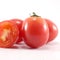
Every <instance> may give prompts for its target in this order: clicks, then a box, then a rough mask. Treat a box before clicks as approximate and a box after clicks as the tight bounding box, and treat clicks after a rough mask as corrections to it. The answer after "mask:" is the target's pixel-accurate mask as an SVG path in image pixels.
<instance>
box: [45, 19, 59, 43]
mask: <svg viewBox="0 0 60 60" xmlns="http://www.w3.org/2000/svg"><path fill="white" fill-rule="evenodd" d="M45 20H46V22H47V24H48V27H49V39H48V42H50V41H52V40H54V39H55V38H56V36H57V34H58V28H57V26H56V25H55V24H54V23H53V22H52V21H50V20H49V19H45Z"/></svg>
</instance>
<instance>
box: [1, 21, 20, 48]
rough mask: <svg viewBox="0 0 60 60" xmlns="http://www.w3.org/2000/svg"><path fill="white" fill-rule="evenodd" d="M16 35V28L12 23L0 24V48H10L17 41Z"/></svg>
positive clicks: (17, 33) (4, 22)
mask: <svg viewBox="0 0 60 60" xmlns="http://www.w3.org/2000/svg"><path fill="white" fill-rule="evenodd" d="M18 35H19V32H18V28H17V26H16V25H15V24H14V23H12V22H9V21H3V22H1V23H0V47H4V48H8V47H12V46H13V44H14V43H15V42H16V40H17V39H18Z"/></svg>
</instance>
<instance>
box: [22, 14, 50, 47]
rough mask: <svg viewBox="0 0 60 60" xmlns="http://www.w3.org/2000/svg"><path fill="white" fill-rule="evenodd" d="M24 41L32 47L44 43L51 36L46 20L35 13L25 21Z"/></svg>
mask: <svg viewBox="0 0 60 60" xmlns="http://www.w3.org/2000/svg"><path fill="white" fill-rule="evenodd" d="M22 29H23V32H24V36H23V38H24V42H25V43H26V44H27V45H28V46H30V47H31V48H38V47H40V46H42V45H44V44H45V43H46V42H47V41H48V38H49V29H48V26H47V23H46V21H45V20H44V19H43V18H41V17H39V16H37V15H35V13H34V15H33V16H31V17H29V18H27V19H26V20H25V21H24V22H23V27H22Z"/></svg>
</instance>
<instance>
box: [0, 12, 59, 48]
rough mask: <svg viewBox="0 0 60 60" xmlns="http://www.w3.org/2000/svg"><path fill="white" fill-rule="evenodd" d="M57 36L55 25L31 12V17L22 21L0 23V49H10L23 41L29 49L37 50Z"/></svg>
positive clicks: (12, 20)
mask: <svg viewBox="0 0 60 60" xmlns="http://www.w3.org/2000/svg"><path fill="white" fill-rule="evenodd" d="M57 34H58V28H57V26H56V24H55V23H53V22H52V21H51V20H49V19H45V18H42V17H41V16H38V15H36V14H35V13H34V12H33V15H32V16H30V17H28V18H26V19H25V20H24V21H23V20H21V19H10V20H5V21H2V22H0V47H1V48H10V47H12V46H13V45H14V44H18V43H20V42H21V41H24V42H25V43H26V44H27V45H28V46H29V47H31V48H39V47H41V46H43V45H44V44H47V43H48V42H50V41H53V40H54V39H55V38H56V36H57Z"/></svg>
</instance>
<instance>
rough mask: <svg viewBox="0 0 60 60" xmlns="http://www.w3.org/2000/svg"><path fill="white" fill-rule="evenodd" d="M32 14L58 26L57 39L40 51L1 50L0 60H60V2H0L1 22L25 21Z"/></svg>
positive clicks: (1, 0)
mask: <svg viewBox="0 0 60 60" xmlns="http://www.w3.org/2000/svg"><path fill="white" fill-rule="evenodd" d="M32 12H36V13H37V14H38V15H40V16H42V17H43V18H48V19H51V20H52V21H53V22H54V23H55V24H56V25H57V26H58V29H59V33H58V36H57V38H56V39H55V40H54V41H53V42H51V43H49V44H47V45H44V46H43V47H41V48H38V49H28V48H26V47H24V46H23V47H22V48H21V47H19V49H17V48H10V49H2V48H0V60H60V0H0V21H2V20H7V19H12V18H19V19H22V20H24V19H25V18H27V17H29V14H31V13H32Z"/></svg>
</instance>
